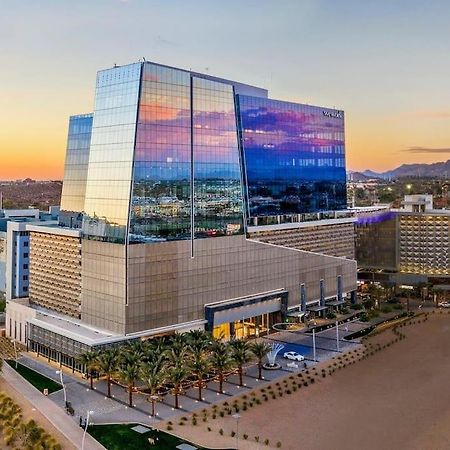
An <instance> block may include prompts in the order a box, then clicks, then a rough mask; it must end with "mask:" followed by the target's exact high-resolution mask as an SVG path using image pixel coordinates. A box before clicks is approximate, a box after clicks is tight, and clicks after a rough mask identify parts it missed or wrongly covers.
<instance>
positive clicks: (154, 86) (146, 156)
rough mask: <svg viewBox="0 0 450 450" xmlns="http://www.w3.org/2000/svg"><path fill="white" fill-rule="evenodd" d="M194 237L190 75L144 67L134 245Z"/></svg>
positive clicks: (133, 206)
mask: <svg viewBox="0 0 450 450" xmlns="http://www.w3.org/2000/svg"><path fill="white" fill-rule="evenodd" d="M190 237H191V111H190V76H189V73H187V72H184V71H180V70H176V69H169V68H165V67H161V66H158V65H155V64H149V63H147V64H144V71H143V75H142V86H141V94H140V104H139V117H138V127H137V138H136V149H135V165H134V183H133V195H132V203H131V220H130V233H129V240H130V242H131V243H132V242H151V241H159V240H167V239H169V240H171V239H172V240H173V239H189V238H190Z"/></svg>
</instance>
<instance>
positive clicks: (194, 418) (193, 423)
mask: <svg viewBox="0 0 450 450" xmlns="http://www.w3.org/2000/svg"><path fill="white" fill-rule="evenodd" d="M192 425H194V426H195V425H197V418H196V417H193V418H192Z"/></svg>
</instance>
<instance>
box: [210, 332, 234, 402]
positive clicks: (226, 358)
mask: <svg viewBox="0 0 450 450" xmlns="http://www.w3.org/2000/svg"><path fill="white" fill-rule="evenodd" d="M233 362H234V361H233V358H232V357H231V354H230V348H229V347H228V346H227V345H226V344H224V343H223V342H220V341H216V342H214V343H213V346H212V354H211V364H212V367H213V368H214V370H215V372H216V374H217V377H218V378H219V392H220V393H221V394H223V382H224V380H225V373H226V372H228V371H229V370H230V369H231V368H232V367H233Z"/></svg>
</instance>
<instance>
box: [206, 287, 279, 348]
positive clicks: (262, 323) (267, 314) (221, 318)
mask: <svg viewBox="0 0 450 450" xmlns="http://www.w3.org/2000/svg"><path fill="white" fill-rule="evenodd" d="M280 291H281V292H280ZM280 291H278V292H277V293H267V294H265V295H259V296H254V297H244V298H240V299H233V300H226V301H224V302H220V303H216V304H211V305H207V306H206V307H205V315H206V319H207V320H208V329H209V330H210V331H212V334H213V336H214V337H216V338H218V339H224V340H230V339H249V338H257V337H259V336H261V335H264V334H268V333H270V331H271V329H272V326H273V325H274V324H275V323H279V322H281V321H282V318H283V314H282V311H283V310H285V305H287V293H285V292H284V291H283V290H280Z"/></svg>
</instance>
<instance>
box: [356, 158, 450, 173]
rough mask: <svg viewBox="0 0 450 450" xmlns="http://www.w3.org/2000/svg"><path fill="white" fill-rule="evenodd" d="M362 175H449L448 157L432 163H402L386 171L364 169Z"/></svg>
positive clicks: (449, 164)
mask: <svg viewBox="0 0 450 450" xmlns="http://www.w3.org/2000/svg"><path fill="white" fill-rule="evenodd" d="M362 174H363V175H365V176H367V177H369V178H402V177H435V178H448V177H450V159H449V160H448V161H446V162H437V163H432V164H402V165H401V166H400V167H397V168H396V169H394V170H388V171H387V172H381V173H377V172H373V171H372V170H365V171H364V172H362Z"/></svg>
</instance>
